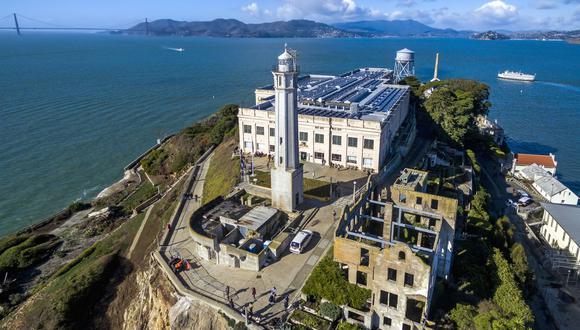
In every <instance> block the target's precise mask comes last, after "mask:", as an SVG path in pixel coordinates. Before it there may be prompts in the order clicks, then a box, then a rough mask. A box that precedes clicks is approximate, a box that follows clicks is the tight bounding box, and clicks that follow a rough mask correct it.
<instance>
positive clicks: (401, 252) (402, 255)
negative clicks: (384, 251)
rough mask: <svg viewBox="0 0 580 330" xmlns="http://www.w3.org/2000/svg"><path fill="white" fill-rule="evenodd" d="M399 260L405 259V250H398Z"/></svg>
mask: <svg viewBox="0 0 580 330" xmlns="http://www.w3.org/2000/svg"><path fill="white" fill-rule="evenodd" d="M399 260H405V252H403V251H399Z"/></svg>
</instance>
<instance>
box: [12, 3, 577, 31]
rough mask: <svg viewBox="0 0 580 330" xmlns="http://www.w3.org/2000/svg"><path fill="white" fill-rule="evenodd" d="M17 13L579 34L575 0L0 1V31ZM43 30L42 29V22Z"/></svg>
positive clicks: (104, 21) (74, 21)
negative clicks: (381, 22)
mask: <svg viewBox="0 0 580 330" xmlns="http://www.w3.org/2000/svg"><path fill="white" fill-rule="evenodd" d="M14 12H15V13H18V14H19V15H22V16H23V18H21V19H20V24H21V25H22V26H33V25H36V26H39V24H41V23H39V22H33V21H32V20H29V19H28V18H32V19H35V20H37V21H41V22H47V23H49V24H54V25H56V26H74V27H79V26H81V27H89V26H90V27H111V28H125V27H129V26H132V25H134V24H135V23H137V22H139V21H142V20H143V19H144V18H145V17H148V18H149V20H155V19H161V18H171V19H175V20H187V21H200V20H212V19H215V18H236V19H239V20H241V21H243V22H246V23H258V22H271V21H277V20H289V19H298V18H299V19H310V20H315V21H319V22H324V23H336V22H345V21H354V20H375V19H389V20H393V19H414V20H417V21H419V22H421V23H424V24H427V25H430V26H433V27H437V28H454V29H459V30H477V31H483V30H512V31H521V30H546V29H559V30H574V29H580V0H491V1H486V0H211V1H207V0H165V1H159V0H49V1H47V0H1V1H0V26H7V25H8V26H9V25H11V24H12V21H10V19H11V18H10V17H7V16H8V15H10V14H11V13H14ZM42 26H48V24H44V25H42Z"/></svg>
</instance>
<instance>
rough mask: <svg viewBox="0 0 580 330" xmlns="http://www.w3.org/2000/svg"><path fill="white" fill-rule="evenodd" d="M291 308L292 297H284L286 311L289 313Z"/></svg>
mask: <svg viewBox="0 0 580 330" xmlns="http://www.w3.org/2000/svg"><path fill="white" fill-rule="evenodd" d="M289 306H290V295H286V297H284V310H286V311H288V307H289Z"/></svg>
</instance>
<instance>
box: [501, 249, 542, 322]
mask: <svg viewBox="0 0 580 330" xmlns="http://www.w3.org/2000/svg"><path fill="white" fill-rule="evenodd" d="M493 262H494V265H495V267H496V269H497V275H498V278H499V284H498V287H497V289H496V290H495V293H494V295H493V302H495V303H496V304H497V306H498V307H499V308H500V309H501V310H502V311H503V314H504V315H506V316H509V317H510V318H512V319H513V320H514V322H515V323H516V324H518V325H520V326H521V327H525V326H528V325H530V324H531V323H532V322H533V321H534V315H533V314H532V311H531V310H530V307H529V306H528V305H527V304H526V302H525V301H524V297H523V294H522V291H521V290H520V289H519V287H518V285H517V282H516V280H515V275H514V272H513V270H512V269H511V267H510V265H509V263H508V261H507V260H506V259H505V258H504V257H503V254H502V253H501V251H500V250H499V249H497V248H494V252H493Z"/></svg>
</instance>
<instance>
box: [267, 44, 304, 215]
mask: <svg viewBox="0 0 580 330" xmlns="http://www.w3.org/2000/svg"><path fill="white" fill-rule="evenodd" d="M272 75H273V76H274V90H275V93H276V101H275V103H276V104H275V110H276V148H275V150H276V154H275V159H274V168H273V169H272V172H271V181H272V206H273V207H276V208H279V209H281V210H284V211H293V210H296V207H297V206H298V205H299V204H301V203H302V201H303V199H304V197H303V191H302V177H303V171H302V164H300V162H299V161H298V98H297V94H296V93H297V92H296V84H297V83H298V64H297V63H296V53H294V52H293V51H290V50H288V49H287V48H286V46H285V47H284V53H282V54H281V55H280V56H278V65H277V67H276V68H275V69H274V70H273V71H272Z"/></svg>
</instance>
